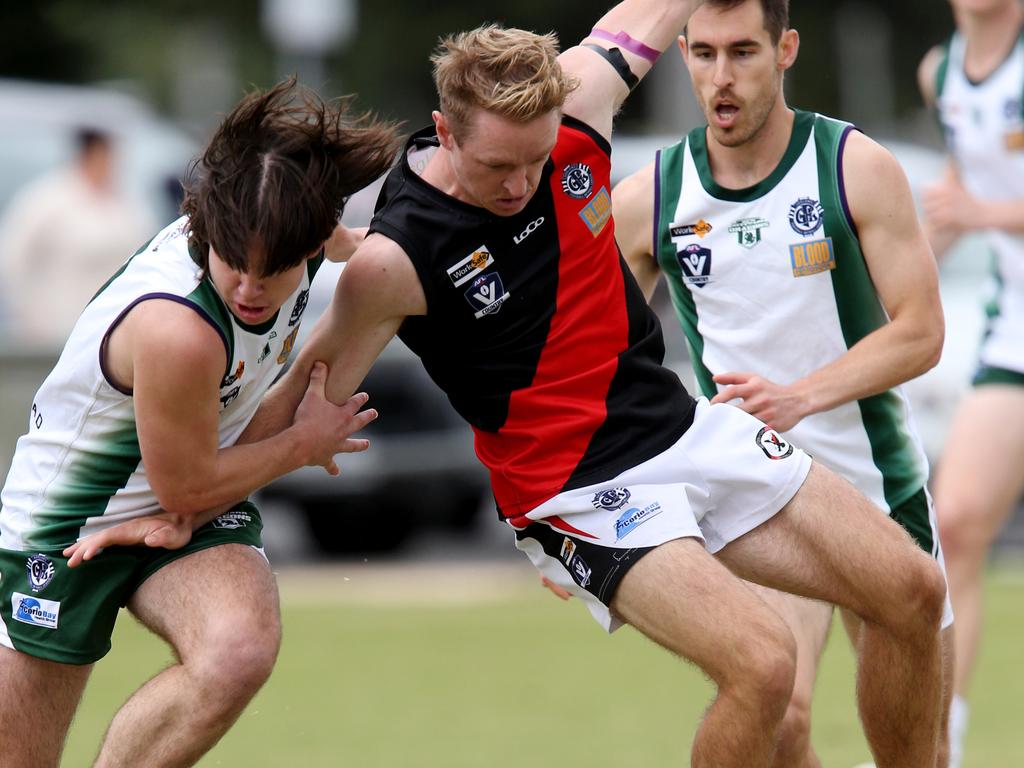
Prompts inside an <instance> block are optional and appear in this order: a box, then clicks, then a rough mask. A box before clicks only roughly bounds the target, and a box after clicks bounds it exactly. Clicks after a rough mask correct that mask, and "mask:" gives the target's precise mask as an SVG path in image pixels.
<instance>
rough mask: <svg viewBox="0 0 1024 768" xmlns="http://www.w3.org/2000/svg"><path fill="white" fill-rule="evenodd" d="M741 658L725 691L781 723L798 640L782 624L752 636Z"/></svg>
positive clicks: (769, 718) (793, 673) (790, 692)
mask: <svg viewBox="0 0 1024 768" xmlns="http://www.w3.org/2000/svg"><path fill="white" fill-rule="evenodd" d="M738 657H739V659H740V663H739V664H738V665H736V667H735V670H734V671H735V672H736V674H735V675H734V676H733V678H732V679H731V680H728V681H725V682H724V684H723V685H722V686H721V689H722V691H723V692H724V693H727V694H731V695H734V696H736V697H738V698H741V699H743V700H744V701H745V702H746V703H747V704H748V705H749V706H750V707H751V708H752V709H753V710H754V711H756V712H757V713H759V715H760V716H762V717H764V718H765V719H766V720H769V721H774V722H779V721H781V720H782V719H783V716H784V714H785V712H786V707H787V704H788V702H789V700H790V697H791V696H792V694H793V681H794V679H795V678H796V641H795V640H794V639H793V635H792V633H791V632H790V631H789V630H788V629H787V628H786V626H785V625H784V624H782V623H781V622H780V623H779V626H778V628H775V629H772V630H770V631H765V630H764V629H762V630H759V631H757V632H755V633H752V634H751V635H750V640H749V643H748V644H747V645H746V647H745V648H743V649H742V650H741V651H740V652H739V654H738Z"/></svg>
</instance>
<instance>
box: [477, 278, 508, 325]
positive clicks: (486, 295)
mask: <svg viewBox="0 0 1024 768" xmlns="http://www.w3.org/2000/svg"><path fill="white" fill-rule="evenodd" d="M508 297H509V293H508V291H506V290H505V286H504V285H502V284H501V278H500V277H499V276H498V273H497V272H489V273H487V274H486V275H480V277H478V278H477V279H476V280H474V281H473V284H472V285H471V286H470V288H469V290H468V291H466V301H468V302H469V305H470V306H471V307H473V309H475V310H476V313H475V314H474V315H473V316H474V317H475V318H476V319H477V320H479V319H480V318H481V317H483V316H484V315H493V314H494V313H495V312H497V311H498V310H499V309H501V305H502V303H504V301H505V299H507V298H508Z"/></svg>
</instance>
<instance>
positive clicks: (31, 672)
mask: <svg viewBox="0 0 1024 768" xmlns="http://www.w3.org/2000/svg"><path fill="white" fill-rule="evenodd" d="M295 99H300V100H299V101H297V102H295V101H293V100H295ZM395 139H396V136H395V131H394V128H393V127H392V126H390V125H387V124H382V123H377V122H372V121H369V120H367V121H360V120H353V119H350V118H348V117H347V116H346V114H345V109H344V107H343V106H342V105H334V106H329V105H325V104H323V103H322V102H320V101H319V100H317V99H315V97H313V96H311V95H306V96H304V95H303V94H302V93H300V92H298V91H297V89H296V88H295V87H294V82H293V81H292V82H284V83H282V84H279V85H278V86H276V87H275V88H273V89H271V90H270V91H268V92H265V93H261V92H255V93H252V94H250V95H249V96H248V97H246V98H245V99H244V100H243V101H242V102H241V103H240V104H239V105H238V107H236V108H235V110H234V111H233V112H232V113H231V114H230V115H228V117H227V118H226V119H225V120H224V122H223V123H222V125H221V126H220V128H219V129H218V130H217V132H216V133H215V135H214V136H213V138H212V139H211V142H210V144H209V146H208V147H207V149H206V151H205V154H204V155H203V157H202V159H201V161H200V162H199V163H198V164H197V165H196V166H195V167H194V169H193V174H192V176H191V178H190V179H189V180H188V181H187V183H186V197H185V202H184V204H183V208H184V211H185V212H186V215H185V216H184V217H182V218H181V219H179V220H178V221H176V222H174V223H173V224H171V225H170V226H168V227H167V228H165V229H164V230H163V231H162V232H160V233H159V234H158V235H157V236H156V237H154V238H153V240H151V241H150V242H149V244H147V245H146V246H143V248H142V249H140V250H139V251H138V252H137V253H136V254H135V255H134V256H132V257H131V258H130V259H129V260H128V261H127V262H126V263H125V264H124V265H123V266H122V267H121V269H120V270H119V271H118V272H117V273H116V274H115V275H114V276H113V277H112V278H111V279H110V280H109V281H108V282H107V283H106V285H104V286H103V287H102V288H101V289H100V291H99V292H98V293H97V294H96V296H95V297H94V298H93V300H92V301H91V302H90V303H89V305H88V306H87V307H86V309H85V310H84V312H83V313H82V316H81V317H80V318H79V320H78V322H77V324H76V325H75V328H74V330H73V331H72V333H71V336H70V338H69V340H68V342H67V344H66V346H65V348H64V351H63V353H62V355H61V357H60V359H59V360H58V362H57V364H56V366H55V368H54V370H53V371H52V372H51V374H50V375H49V376H48V377H47V379H46V381H44V383H43V385H42V387H41V388H40V390H39V392H38V393H37V395H36V398H35V401H34V402H33V404H32V408H31V421H30V424H29V432H28V434H27V435H25V436H23V437H22V438H21V439H20V440H19V442H18V447H17V450H16V453H15V456H14V459H13V461H12V466H11V470H10V473H9V475H8V478H7V482H6V484H5V486H4V490H3V508H2V510H0V573H2V581H0V690H3V692H4V695H3V697H2V699H0V764H2V765H3V766H5V768H20V767H24V768H43V767H46V766H56V765H57V764H58V762H59V759H60V754H61V751H62V749H63V743H64V738H65V735H66V732H67V729H68V726H69V724H70V722H71V718H72V716H73V714H74V712H75V709H76V707H77V705H78V701H79V698H80V696H81V694H82V690H83V688H84V687H85V684H86V680H87V678H88V676H89V673H90V671H91V669H92V664H93V662H95V661H96V660H97V659H99V658H100V657H102V656H103V655H104V654H105V653H106V652H107V651H108V650H109V648H110V634H111V631H112V629H113V624H114V621H115V618H116V616H117V613H118V610H119V608H120V607H121V606H122V605H127V607H128V609H129V610H130V611H131V612H132V613H133V614H134V615H135V616H136V617H137V618H138V619H139V621H141V622H142V623H143V624H144V625H145V626H146V627H148V628H149V629H150V630H151V631H153V632H154V633H156V634H157V635H159V636H160V637H161V638H163V639H164V640H165V641H166V642H167V643H168V644H169V645H170V646H171V648H172V650H173V652H174V656H175V658H176V660H177V661H176V662H175V663H174V664H172V665H171V666H170V667H168V668H167V669H165V670H164V671H162V672H161V673H159V674H158V675H156V676H155V677H154V678H153V679H151V680H150V681H149V682H147V683H146V684H145V685H144V686H143V687H142V688H141V689H140V690H139V691H137V692H136V693H135V694H134V695H133V696H132V697H131V698H130V699H129V700H128V702H127V703H126V704H125V705H124V706H123V707H122V708H121V710H120V711H119V712H118V713H117V714H116V715H115V717H114V720H113V722H112V723H111V725H110V728H109V730H108V731H107V734H106V737H105V739H104V742H103V745H102V747H101V750H100V754H99V757H98V758H97V762H96V765H99V766H108V767H109V766H143V765H145V766H181V765H192V764H193V763H194V762H195V761H196V760H198V759H199V757H200V756H202V755H203V754H204V753H205V752H206V751H207V750H208V749H209V748H210V747H211V746H212V745H213V744H214V743H216V741H217V740H218V739H219V738H220V737H221V735H223V733H224V732H225V731H226V730H227V729H228V728H229V727H230V725H231V724H232V723H233V722H234V720H235V718H237V717H238V715H239V714H240V712H241V711H242V709H243V707H244V706H245V705H246V704H247V703H248V701H249V700H250V699H251V698H252V696H253V695H254V694H255V693H256V691H257V690H258V689H259V688H260V686H261V685H262V684H263V682H264V681H265V680H266V678H267V677H268V676H269V674H270V671H271V669H272V667H273V664H274V661H275V659H276V656H277V649H278V646H279V642H280V618H279V610H278V603H277V591H276V586H275V584H274V579H273V576H272V574H271V572H270V569H269V566H268V563H267V560H266V557H265V556H264V555H263V552H262V548H261V546H262V545H261V541H260V531H261V528H262V524H261V521H260V517H259V512H258V511H257V509H256V508H255V507H254V506H253V505H252V504H251V503H249V502H248V501H241V502H239V500H240V499H244V498H245V497H246V496H247V495H248V494H249V493H250V492H252V491H253V490H255V489H256V488H258V487H259V486H261V485H262V484H264V483H266V482H268V481H269V480H271V479H273V478H275V477H277V476H279V475H281V474H283V473H285V472H288V471H291V470H292V469H295V468H297V467H300V466H303V465H307V464H308V465H322V466H324V467H325V468H326V469H327V470H328V471H329V472H332V473H336V472H337V471H338V470H337V467H336V465H335V464H334V459H333V457H334V455H335V453H336V452H338V451H354V450H363V449H365V448H366V446H367V443H366V441H365V440H353V439H348V435H349V434H351V433H352V432H354V431H355V430H357V429H359V428H361V427H362V426H364V425H365V424H366V423H368V422H369V421H370V420H371V419H372V418H374V416H375V412H374V411H372V410H367V411H362V412H358V411H359V408H360V407H361V406H362V405H363V404H364V403H365V402H366V397H365V395H359V396H355V397H353V398H351V399H350V400H349V401H348V402H347V403H345V404H344V405H343V406H341V407H337V406H334V405H332V404H331V403H329V402H328V401H327V400H326V399H325V397H324V382H325V379H326V369H325V368H324V366H323V364H318V365H317V366H315V367H314V368H313V371H312V376H311V380H310V381H309V382H308V390H307V391H306V392H305V396H304V398H303V400H302V405H301V406H300V408H299V409H298V411H297V413H296V417H295V419H294V421H293V422H291V423H290V424H286V425H283V426H284V427H285V428H284V429H283V430H282V431H281V432H279V433H278V434H276V435H274V436H272V437H267V438H266V439H263V440H260V441H258V442H253V443H251V444H248V445H237V446H236V445H235V442H236V440H237V439H238V438H239V434H240V433H241V432H242V431H243V430H244V429H245V428H246V425H247V424H248V423H249V421H250V419H251V418H252V416H253V414H254V413H255V411H256V409H257V406H258V405H259V403H260V400H261V398H262V395H263V393H264V392H265V391H266V389H267V388H268V387H269V386H270V384H271V382H272V381H273V380H274V378H275V377H276V375H277V374H278V373H279V372H280V370H281V368H282V367H283V365H284V363H285V362H286V361H287V358H288V355H289V352H290V351H291V347H292V344H293V342H294V338H295V334H296V332H297V331H298V326H299V321H300V320H301V317H302V313H303V310H304V309H305V306H306V296H307V294H308V289H309V281H310V279H311V277H312V275H313V273H314V272H315V268H316V266H318V265H319V263H320V262H321V261H322V259H323V258H324V256H325V252H326V256H327V257H329V258H344V257H346V256H347V255H348V251H349V250H350V246H351V242H352V238H351V236H350V235H349V234H348V233H346V232H345V231H344V230H341V229H339V228H338V224H337V222H338V218H339V216H340V213H341V209H342V206H343V204H344V199H345V197H346V196H347V195H349V194H351V193H353V192H355V191H357V190H358V189H360V188H361V187H363V186H365V185H366V184H367V183H369V182H370V181H372V180H373V179H374V178H376V177H377V176H378V175H379V174H380V173H382V172H383V171H384V170H385V169H386V168H387V167H388V165H389V164H390V162H391V159H392V158H393V156H394V151H395V148H396V147H395ZM160 508H163V509H164V510H166V511H167V512H168V513H171V514H183V515H191V514H193V513H195V512H198V511H200V510H210V509H214V508H219V512H220V513H221V514H219V516H217V517H215V518H214V519H212V520H211V522H209V523H208V524H207V525H205V526H203V527H202V528H200V529H199V530H197V531H196V533H195V535H194V536H193V537H192V538H191V541H190V542H189V543H188V545H187V546H185V547H184V548H181V549H178V550H177V551H173V552H170V551H166V550H158V549H126V548H118V547H113V548H111V549H109V550H108V551H107V552H106V553H105V554H104V557H103V558H102V559H99V560H95V561H91V562H85V563H82V564H81V566H80V567H77V568H73V569H72V568H69V566H68V563H66V562H65V561H64V560H63V558H62V554H61V553H62V550H63V549H64V548H65V547H67V546H68V545H69V544H72V542H74V541H76V540H77V539H79V538H80V537H83V536H88V535H90V534H92V533H94V532H97V531H103V530H108V529H110V527H111V526H115V525H116V524H118V523H122V522H123V521H133V520H137V519H138V518H139V517H140V516H143V515H150V514H152V513H153V512H155V511H156V510H158V509H160Z"/></svg>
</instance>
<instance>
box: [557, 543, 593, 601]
mask: <svg viewBox="0 0 1024 768" xmlns="http://www.w3.org/2000/svg"><path fill="white" fill-rule="evenodd" d="M558 554H559V557H561V558H562V562H563V563H565V567H566V570H568V571H569V575H571V576H572V580H573V581H575V582H576V583H577V584H579V585H580V586H581V587H583V588H584V589H586V588H587V585H588V584H589V583H590V577H591V575H592V573H593V572H592V571H591V568H590V566H589V565H587V564H586V562H584V560H583V558H582V557H580V556H579V555H577V554H576V542H575V541H573V540H572V539H570V538H569V537H568V536H566V537H565V538H564V539H562V549H561V551H560V552H559V553H558Z"/></svg>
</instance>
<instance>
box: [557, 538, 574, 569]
mask: <svg viewBox="0 0 1024 768" xmlns="http://www.w3.org/2000/svg"><path fill="white" fill-rule="evenodd" d="M575 554H576V542H575V541H573V540H572V539H570V538H569V537H568V536H566V537H565V538H564V539H562V551H561V552H559V553H558V556H559V557H561V558H562V560H563V562H565V564H566V565H568V564H569V563H571V562H572V556H573V555H575Z"/></svg>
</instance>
